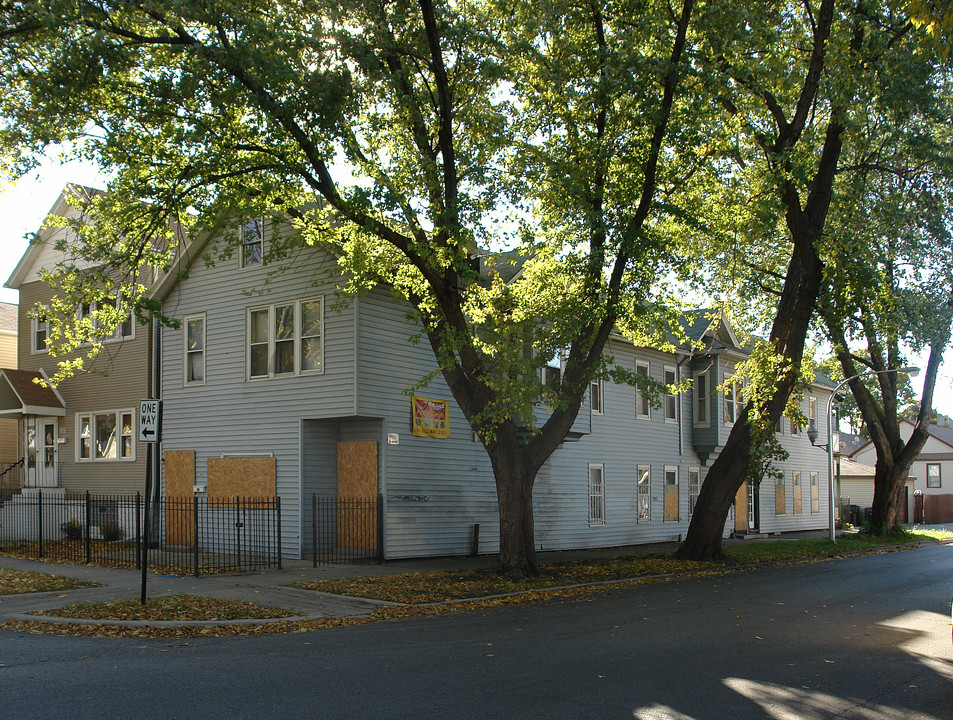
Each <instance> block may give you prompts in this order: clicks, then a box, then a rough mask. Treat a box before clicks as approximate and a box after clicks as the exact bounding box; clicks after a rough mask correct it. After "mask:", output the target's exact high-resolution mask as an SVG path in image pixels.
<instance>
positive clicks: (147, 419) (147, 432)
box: [139, 399, 162, 605]
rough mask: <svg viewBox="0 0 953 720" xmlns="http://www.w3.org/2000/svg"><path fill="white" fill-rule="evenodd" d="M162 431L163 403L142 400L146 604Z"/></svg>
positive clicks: (143, 599) (143, 594)
mask: <svg viewBox="0 0 953 720" xmlns="http://www.w3.org/2000/svg"><path fill="white" fill-rule="evenodd" d="M161 431H162V401H161V400H153V399H149V400H141V401H140V402H139V442H142V443H146V507H145V512H146V514H145V518H143V523H142V557H141V558H140V559H139V561H140V565H141V566H142V582H141V592H140V594H139V602H140V603H141V604H142V605H145V604H146V568H147V566H148V564H149V563H148V560H149V515H150V514H151V512H152V510H151V507H150V506H151V502H150V501H151V497H152V448H153V446H154V445H155V444H156V443H157V442H158V441H159V436H160V435H161Z"/></svg>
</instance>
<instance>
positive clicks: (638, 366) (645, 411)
mask: <svg viewBox="0 0 953 720" xmlns="http://www.w3.org/2000/svg"><path fill="white" fill-rule="evenodd" d="M635 374H636V375H637V376H638V380H640V381H642V380H645V381H646V382H645V385H646V387H643V386H642V384H639V385H636V387H635V416H636V417H638V418H646V419H648V417H649V393H648V387H647V385H648V382H647V381H648V379H649V364H648V363H647V362H644V361H642V360H637V361H636V363H635Z"/></svg>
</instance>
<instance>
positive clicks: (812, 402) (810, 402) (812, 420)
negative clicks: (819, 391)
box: [807, 395, 817, 430]
mask: <svg viewBox="0 0 953 720" xmlns="http://www.w3.org/2000/svg"><path fill="white" fill-rule="evenodd" d="M811 428H814V429H817V398H816V397H814V396H813V395H812V396H810V397H809V398H808V399H807V429H808V430H810V429H811Z"/></svg>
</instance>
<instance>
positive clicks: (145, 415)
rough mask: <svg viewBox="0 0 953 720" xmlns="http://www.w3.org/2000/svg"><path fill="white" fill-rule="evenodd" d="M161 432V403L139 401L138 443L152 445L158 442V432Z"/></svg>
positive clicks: (159, 401)
mask: <svg viewBox="0 0 953 720" xmlns="http://www.w3.org/2000/svg"><path fill="white" fill-rule="evenodd" d="M161 430H162V401H161V400H140V401H139V442H144V443H154V442H158V441H159V432H160V431H161Z"/></svg>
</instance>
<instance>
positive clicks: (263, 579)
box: [0, 528, 950, 625]
mask: <svg viewBox="0 0 953 720" xmlns="http://www.w3.org/2000/svg"><path fill="white" fill-rule="evenodd" d="M945 529H950V528H945ZM810 537H815V538H816V537H827V533H826V531H817V532H807V533H791V534H785V535H783V536H777V535H772V536H759V537H758V538H756V539H730V540H725V544H726V545H731V544H739V543H750V542H772V541H777V540H791V539H802V538H810ZM677 545H678V544H677V543H658V544H652V545H630V546H625V547H617V548H602V549H588V550H566V551H558V552H539V553H537V560H538V562H539V563H540V564H549V563H560V562H572V561H577V560H599V559H611V558H614V557H624V556H631V555H639V554H654V553H663V552H671V551H673V550H674V549H675V548H676V547H677ZM495 565H496V556H495V555H481V556H478V557H465V556H462V557H446V558H428V559H421V560H397V561H388V562H386V563H383V564H380V565H378V564H360V565H319V566H318V567H317V568H314V567H312V566H311V562H310V561H308V560H283V561H282V569H281V570H278V569H272V570H265V571H260V572H246V573H239V574H231V575H202V576H200V577H192V576H170V575H157V574H155V573H152V572H149V573H148V574H147V580H146V594H147V598H149V597H160V596H166V595H181V594H188V595H199V596H207V597H215V598H222V599H231V600H247V601H250V602H254V603H256V604H258V605H264V606H273V607H279V608H282V609H284V610H288V611H291V612H294V613H296V614H297V616H298V617H302V618H308V619H319V618H327V617H339V618H347V617H361V616H367V615H370V614H371V613H373V612H374V610H376V609H377V608H379V607H380V606H382V605H385V604H386V603H384V602H382V601H376V600H367V599H362V598H353V597H345V596H341V595H332V594H328V593H319V592H314V591H311V590H299V589H296V588H290V587H286V586H287V585H288V584H290V583H293V582H296V581H306V580H326V579H338V578H347V577H366V576H374V575H396V574H401V573H412V572H423V571H428V570H451V571H452V570H467V569H490V568H493V567H494V566H495ZM0 567H2V568H12V569H17V570H30V571H33V572H39V573H45V574H48V575H58V576H64V577H71V578H78V579H80V580H88V581H91V582H95V583H98V584H99V585H100V587H95V588H85V589H77V590H60V591H55V592H43V593H28V594H20V595H0V621H7V620H33V621H36V620H46V621H49V622H63V619H62V618H54V617H51V616H39V617H38V616H36V615H28V614H27V613H30V612H36V611H43V610H49V609H55V608H59V607H62V606H64V605H72V604H74V603H84V602H107V601H110V600H123V599H130V598H139V597H140V594H141V577H142V574H141V572H140V571H139V570H119V569H114V568H106V567H99V566H95V565H66V564H61V563H48V562H39V561H33V560H23V559H20V558H10V557H3V556H0ZM84 622H90V621H84ZM95 622H99V623H101V624H115V622H116V621H95ZM130 622H131V621H130ZM233 622H234V621H233ZM126 624H129V623H126ZM132 624H140V625H147V624H148V625H167V624H168V623H158V622H152V623H146V622H138V621H135V623H132ZM180 624H197V623H180ZM217 624H225V623H217Z"/></svg>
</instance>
